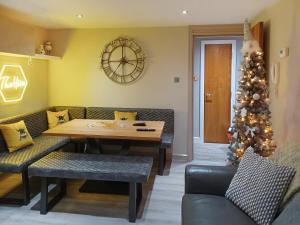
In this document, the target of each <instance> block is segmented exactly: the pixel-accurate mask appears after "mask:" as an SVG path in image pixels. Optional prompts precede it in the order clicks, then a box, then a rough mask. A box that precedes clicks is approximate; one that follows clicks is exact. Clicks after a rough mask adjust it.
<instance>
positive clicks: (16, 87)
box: [0, 65, 28, 103]
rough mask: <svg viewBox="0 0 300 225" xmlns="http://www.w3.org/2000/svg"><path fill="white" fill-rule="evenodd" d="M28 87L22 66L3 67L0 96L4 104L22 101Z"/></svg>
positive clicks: (0, 75) (0, 77)
mask: <svg viewBox="0 0 300 225" xmlns="http://www.w3.org/2000/svg"><path fill="white" fill-rule="evenodd" d="M27 85H28V82H27V79H26V76H25V73H24V71H23V68H22V66H21V65H3V67H2V69H1V72H0V95H1V97H2V99H3V101H4V102H7V103H9V102H18V101H21V100H22V99H23V96H24V93H25V91H26V87H27Z"/></svg>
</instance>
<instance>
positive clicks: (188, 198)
mask: <svg viewBox="0 0 300 225" xmlns="http://www.w3.org/2000/svg"><path fill="white" fill-rule="evenodd" d="M182 224H183V225H221V224H222V225H255V224H256V223H255V222H254V221H253V220H251V218H250V217H249V216H247V215H246V214H245V213H244V212H243V211H242V210H240V209H239V208H238V207H237V206H235V205H234V204H232V203H231V202H230V201H229V200H227V199H226V198H225V197H223V196H216V195H205V194H185V195H184V196H183V199H182Z"/></svg>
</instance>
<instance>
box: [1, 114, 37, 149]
mask: <svg viewBox="0 0 300 225" xmlns="http://www.w3.org/2000/svg"><path fill="white" fill-rule="evenodd" d="M0 130H1V133H2V135H3V137H4V140H5V142H6V145H7V148H8V150H9V152H14V151H16V150H18V149H20V148H23V147H25V146H28V145H31V144H33V140H32V138H31V136H30V134H29V132H28V130H27V128H26V125H25V123H24V121H23V120H21V121H20V122H17V123H11V124H1V125H0Z"/></svg>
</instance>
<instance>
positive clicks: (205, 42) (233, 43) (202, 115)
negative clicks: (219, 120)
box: [199, 40, 237, 143]
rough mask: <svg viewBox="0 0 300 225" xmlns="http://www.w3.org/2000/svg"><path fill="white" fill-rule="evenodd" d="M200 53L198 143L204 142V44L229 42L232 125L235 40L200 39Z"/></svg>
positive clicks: (231, 114)
mask: <svg viewBox="0 0 300 225" xmlns="http://www.w3.org/2000/svg"><path fill="white" fill-rule="evenodd" d="M200 42H201V54H200V99H199V100H200V120H199V122H200V143H204V100H205V97H204V87H205V79H204V78H205V77H204V76H205V74H204V65H205V45H210V44H231V46H232V49H231V52H232V58H231V98H230V108H231V113H230V125H232V119H233V115H234V109H233V106H234V104H235V96H236V95H235V93H236V59H237V54H236V40H201V41H200Z"/></svg>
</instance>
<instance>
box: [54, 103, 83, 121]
mask: <svg viewBox="0 0 300 225" xmlns="http://www.w3.org/2000/svg"><path fill="white" fill-rule="evenodd" d="M54 109H55V111H62V110H66V109H67V110H68V111H69V117H70V120H73V119H85V114H86V113H85V111H86V110H85V107H77V106H55V107H54Z"/></svg>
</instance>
